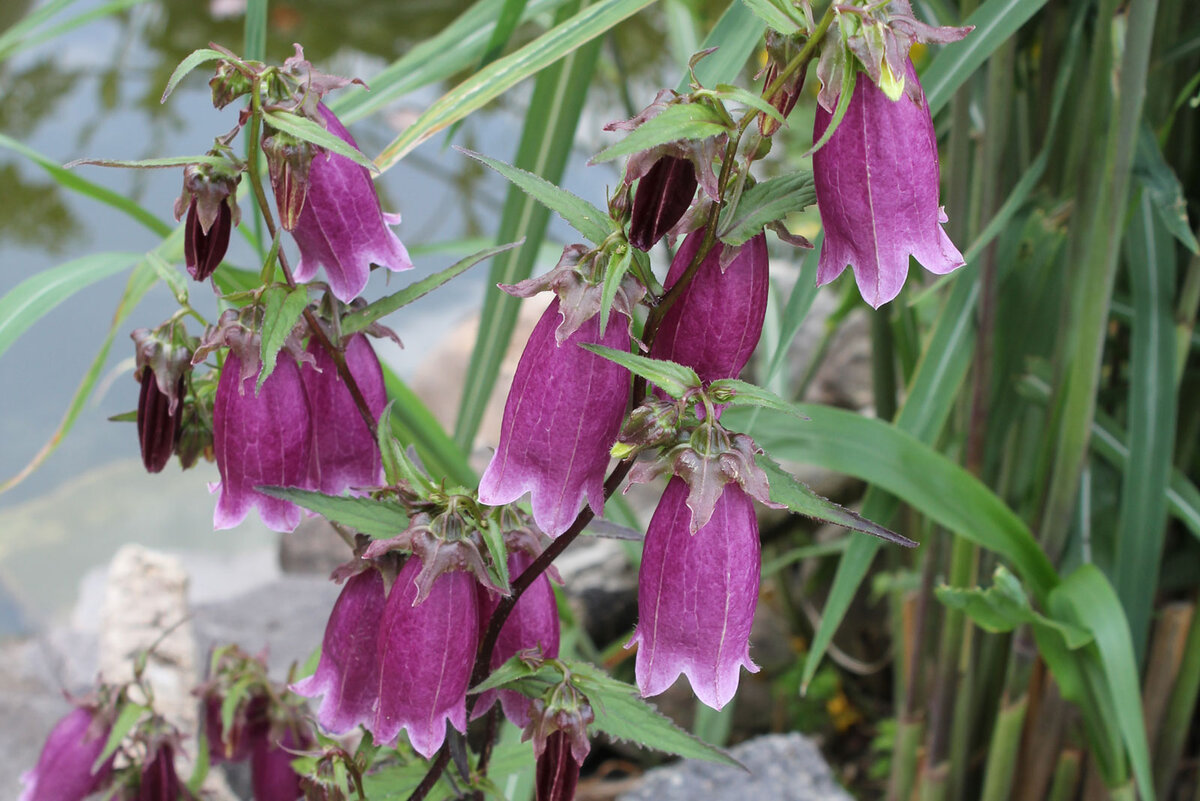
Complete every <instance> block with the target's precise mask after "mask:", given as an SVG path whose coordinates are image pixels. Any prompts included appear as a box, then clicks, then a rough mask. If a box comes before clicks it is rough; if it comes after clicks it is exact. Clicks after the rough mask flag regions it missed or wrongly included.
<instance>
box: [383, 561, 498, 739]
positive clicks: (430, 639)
mask: <svg viewBox="0 0 1200 801" xmlns="http://www.w3.org/2000/svg"><path fill="white" fill-rule="evenodd" d="M421 568H422V562H421V559H420V558H419V557H418V556H416V555H413V556H410V557H409V558H408V561H407V562H405V563H404V567H403V568H401V570H400V573H399V575H398V576H397V577H396V582H395V584H393V585H392V590H391V592H390V593H389V594H388V599H387V605H386V607H385V608H384V611H383V622H382V624H381V625H380V628H379V641H378V646H377V647H378V660H379V682H378V685H377V687H376V695H377V696H378V699H379V702H378V708H377V713H376V716H375V721H374V724H373V725H371V726H369V727H368V728H369V729H370V730H371V733H372V734H373V735H374V736H375V741H376V742H378V743H394V742H396V739H397V737H398V735H399V734H400V730H401V729H407V730H408V739H409V742H411V743H412V746H413V748H414V749H416V751H417V753H419V754H421V755H422V756H424V757H426V758H428V757H431V756H433V754H434V753H435V752H436V751H437V750H438V749H439V748H441V746H442V742H443V741H444V740H445V738H446V721H447V720H449V721H450V723H451V724H452V725H453V726H454V728H456V729H458V730H459V731H465V730H466V727H467V687H468V685H469V684H470V680H471V668H472V665H473V664H474V661H475V649H476V646H477V645H478V640H479V608H478V602H477V600H476V597H475V578H474V577H473V576H472V575H471V574H470V573H468V572H465V571H463V570H450V571H448V572H444V573H442V574H440V575H439V576H437V578H435V579H434V580H433V583H432V585H431V586H430V588H429V593H428V595H427V596H426V597H425V599H424V600H422V601H421V602H420V603H418V602H417V596H418V586H417V582H416V579H417V576H418V574H420V572H421Z"/></svg>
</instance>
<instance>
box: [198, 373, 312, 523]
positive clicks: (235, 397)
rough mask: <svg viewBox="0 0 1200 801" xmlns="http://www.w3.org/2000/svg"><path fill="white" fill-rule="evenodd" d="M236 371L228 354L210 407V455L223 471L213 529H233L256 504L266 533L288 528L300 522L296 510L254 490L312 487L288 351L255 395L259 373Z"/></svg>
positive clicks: (306, 434) (296, 377) (302, 403)
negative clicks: (262, 488) (211, 454)
mask: <svg viewBox="0 0 1200 801" xmlns="http://www.w3.org/2000/svg"><path fill="white" fill-rule="evenodd" d="M242 367H243V365H242V361H241V359H240V358H239V357H238V355H237V354H236V353H235V352H234V351H232V350H231V351H230V352H229V356H228V357H227V358H226V360H225V366H224V367H223V368H222V370H221V381H220V383H219V384H218V385H217V394H216V399H215V401H214V402H213V451H214V453H215V455H216V459H217V467H218V468H219V469H220V471H221V484H220V493H221V496H220V499H219V500H218V501H217V508H216V512H215V513H214V514H213V527H214V528H218V529H223V528H232V527H234V526H236V525H237V524H239V523H241V522H242V521H243V520H245V519H246V515H247V514H249V513H250V509H251V508H253V507H258V514H259V517H261V518H262V521H263V523H264V524H265V525H266V526H267V528H270V529H272V530H273V531H291V530H292V529H294V528H295V527H296V526H297V525H299V523H300V515H301V513H300V509H299V507H297V506H296V505H295V504H293V503H291V502H289V501H284V500H280V499H278V498H272V497H270V496H267V495H264V494H262V493H261V492H258V491H257V490H255V489H254V488H255V487H256V486H259V485H262V484H268V485H272V486H282V487H305V488H308V487H310V486H311V485H310V484H309V478H308V476H309V458H310V454H311V451H312V418H311V415H310V413H309V406H308V398H307V397H306V396H305V394H304V383H303V381H302V380H301V378H300V369H299V368H298V367H297V366H296V362H295V361H294V360H293V359H292V358H291V357H290V356H289V355H288V354H287V352H286V351H285V352H283V353H281V355H280V358H279V363H278V364H277V365H276V366H275V371H274V372H273V373H271V375H270V376H269V377H268V378H267V380H266V381H265V382H263V385H262V389H261V390H260V391H259V392H258V394H257V395H256V394H255V392H254V388H255V385H256V383H257V380H258V372H259V371H258V370H254V372H253V373H252V374H250V375H243V369H242Z"/></svg>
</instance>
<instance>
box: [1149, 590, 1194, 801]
mask: <svg viewBox="0 0 1200 801" xmlns="http://www.w3.org/2000/svg"><path fill="white" fill-rule="evenodd" d="M1193 609H1194V605H1193ZM1198 693H1200V614H1194V613H1193V614H1192V621H1191V626H1190V627H1189V629H1188V636H1187V642H1186V643H1185V644H1184V646H1183V659H1182V660H1181V662H1180V665H1179V671H1178V672H1177V674H1176V679H1175V686H1174V687H1173V688H1172V689H1171V695H1170V697H1169V698H1168V699H1167V705H1166V715H1165V717H1164V718H1163V720H1162V725H1161V727H1160V730H1159V733H1158V740H1157V743H1156V747H1155V748H1153V749H1152V750H1151V755H1152V757H1153V759H1154V787H1155V793H1156V794H1157V795H1158V797H1159V798H1163V799H1165V798H1168V797H1169V796H1168V791H1169V790H1170V789H1171V785H1172V783H1174V781H1175V774H1176V773H1177V771H1178V770H1179V761H1180V759H1181V758H1182V756H1183V748H1184V743H1185V742H1186V741H1187V735H1188V730H1189V729H1190V728H1191V727H1192V723H1193V722H1194V721H1195V719H1196V718H1195V715H1196V698H1197V694H1198ZM1151 742H1155V741H1153V740H1152V741H1151ZM1198 784H1200V782H1198Z"/></svg>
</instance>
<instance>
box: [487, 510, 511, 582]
mask: <svg viewBox="0 0 1200 801" xmlns="http://www.w3.org/2000/svg"><path fill="white" fill-rule="evenodd" d="M479 534H480V536H481V537H483V544H484V545H486V546H487V550H488V556H490V557H491V564H490V565H489V566H488V573H489V574H490V575H491V576H492V578H494V579H495V580H496V585H497V586H499V587H500V589H502V590H504V592H505V593H509V592H512V586H511V585H510V584H509V575H508V549H507V548H505V547H504V532H503V531H501V530H500V525H499V524H498V523H497V522H496V521H495V520H492V519H489V520H488V523H487V525H486V526H484V527H483V528H481V529H480V530H479Z"/></svg>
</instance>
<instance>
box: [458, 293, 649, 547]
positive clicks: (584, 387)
mask: <svg viewBox="0 0 1200 801" xmlns="http://www.w3.org/2000/svg"><path fill="white" fill-rule="evenodd" d="M559 316H560V315H559V301H558V300H557V299H556V300H554V301H553V302H551V304H550V306H549V308H547V309H546V311H545V313H544V314H542V317H541V319H540V320H539V321H538V324H537V325H536V326H535V327H534V329H533V333H532V334H530V336H529V342H528V343H526V345H525V351H524V352H523V353H522V354H521V360H520V362H518V364H517V371H516V374H515V375H514V377H513V384H512V389H511V390H510V391H509V393H508V400H507V401H506V403H505V405H504V418H503V421H502V423H501V426H500V447H499V448H497V449H496V453H495V454H494V455H493V456H492V461H491V462H490V463H489V464H488V466H487V469H486V470H485V471H484V473H483V478H482V479H481V480H480V482H479V500H480V501H482V502H483V503H486V504H489V505H491V506H499V505H501V504H505V503H510V502H512V501H515V500H516V499H517V498H520V497H521V496H522V495H524V494H525V493H526V492H529V493H530V494H531V502H532V507H533V519H534V521H535V522H536V523H537V525H538V527H539V528H541V529H542V531H545V532H546V533H547V534H549V535H550V536H551V537H557V536H558V535H559V534H561V533H563V532H564V531H566V530H567V529H568V528H569V527H570V526H571V523H572V522H573V521H574V520H575V516H576V515H577V514H578V513H579V509H580V508H581V507H582V506H583V502H584V498H585V497H586V499H587V501H588V503H589V505H590V506H591V507H592V510H593V511H594V512H596V514H597V515H599V514H600V513H601V512H602V511H603V508H604V473H605V470H606V468H607V467H608V459H609V454H608V451H609V448H610V447H612V444H613V441H614V440H616V437H617V433H618V432H619V431H620V428H621V419H622V418H623V417H624V415H625V405H626V400H627V396H628V394H629V380H630V379H629V372H628V371H627V370H626V369H625V368H624V367H621V366H619V365H617V364H615V363H613V362H611V361H609V360H608V359H605V358H602V357H600V356H597V355H596V354H594V353H591V352H590V351H587V350H584V349H583V348H581V347H579V345H581V344H585V343H594V344H600V345H604V346H607V347H610V348H616V349H622V350H623V349H625V348H627V347H628V346H629V334H628V332H627V330H626V326H624V325H621V324H620V323H619V322H618V316H617V314H616V313H613V314H612V315H611V316H610V318H609V321H608V327H607V330H606V331H605V333H604V336H603V337H601V336H600V318H599V316H595V317H592V318H591V319H589V320H587V321H586V322H584V323H583V324H582V325H580V327H579V329H578V330H576V331H575V332H574V333H573V334H571V336H570V337H568V338H567V339H566V340H565V341H564V342H563V343H562V344H561V345H559V344H556V342H555V329H556V328H557V327H558V322H559Z"/></svg>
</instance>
